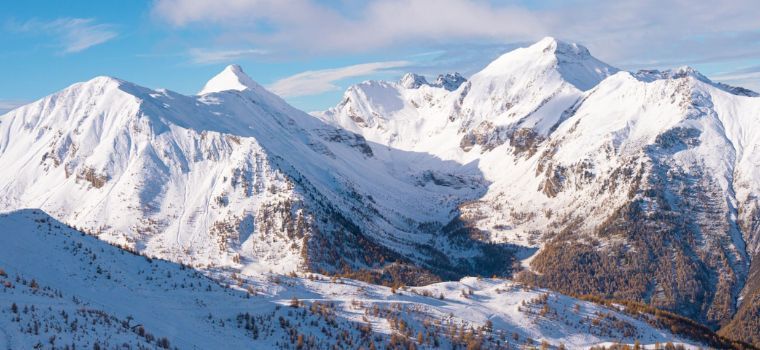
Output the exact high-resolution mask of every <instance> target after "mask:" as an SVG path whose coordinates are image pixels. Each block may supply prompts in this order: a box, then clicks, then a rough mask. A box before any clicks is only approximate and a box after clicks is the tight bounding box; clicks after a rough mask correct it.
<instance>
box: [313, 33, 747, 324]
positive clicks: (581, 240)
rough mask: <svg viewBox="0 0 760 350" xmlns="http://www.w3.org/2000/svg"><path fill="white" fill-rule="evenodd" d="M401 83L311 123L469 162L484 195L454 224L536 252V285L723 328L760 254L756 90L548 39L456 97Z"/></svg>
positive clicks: (357, 96) (489, 70) (372, 85)
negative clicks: (627, 66) (619, 64)
mask: <svg viewBox="0 0 760 350" xmlns="http://www.w3.org/2000/svg"><path fill="white" fill-rule="evenodd" d="M410 77H414V75H411V74H410V75H407V76H406V77H405V79H403V80H402V82H401V83H390V82H375V81H368V82H364V83H362V84H358V85H356V86H353V87H351V88H349V89H348V91H347V92H346V94H345V96H344V98H343V100H342V101H341V102H340V104H338V105H337V106H336V107H334V108H331V109H329V110H327V111H325V112H321V113H315V116H317V117H319V118H321V119H323V120H325V121H326V122H328V123H331V124H333V125H337V126H341V127H344V128H346V129H348V130H351V131H354V132H356V133H359V134H361V135H363V136H364V137H365V138H367V139H368V140H370V141H374V142H377V143H380V144H385V145H389V146H392V147H397V148H401V149H405V150H410V151H415V152H426V153H430V154H434V155H436V156H438V157H440V158H442V159H445V160H452V161H456V162H458V163H460V164H468V165H471V166H472V165H476V166H477V168H478V169H479V170H480V171H481V172H482V173H483V176H484V178H485V180H486V181H487V182H488V184H489V186H488V190H487V192H486V193H485V194H484V195H483V196H481V197H479V198H478V199H477V200H472V201H468V202H465V203H463V204H462V205H461V206H460V207H459V210H460V214H461V215H460V220H461V221H462V222H464V223H465V225H466V226H470V227H471V228H472V229H473V231H474V232H475V233H474V234H475V235H478V236H481V237H485V239H488V240H491V241H492V242H497V243H511V244H516V245H519V246H524V247H535V248H538V249H539V253H537V254H536V255H533V256H532V257H531V259H529V260H527V261H525V262H524V266H525V267H527V268H529V269H531V270H532V271H530V272H534V273H535V275H534V276H532V277H530V278H529V280H531V281H534V282H536V283H539V284H542V285H546V286H550V287H552V288H555V289H559V290H564V291H569V292H576V293H599V294H602V295H608V296H616V297H621V298H628V299H637V300H644V301H647V302H650V303H652V304H654V305H658V306H661V307H663V308H666V309H669V310H674V311H677V312H681V313H683V314H685V315H689V316H690V317H694V318H695V319H700V320H702V321H704V322H707V323H709V324H712V325H722V324H725V322H727V321H728V320H729V319H730V318H731V316H732V315H733V313H734V312H735V311H736V307H737V301H738V300H739V297H740V295H741V294H742V288H743V286H744V285H745V281H746V279H747V274H748V271H749V267H750V264H751V259H752V258H753V256H755V255H756V254H757V252H758V249H760V230H759V229H758V227H760V226H759V225H758V224H757V223H758V222H760V210H758V208H759V205H760V203H758V198H759V197H758V195H760V187H759V186H760V185H759V184H760V182H759V181H757V179H758V178H759V177H758V176H760V174H758V171H760V153H759V152H757V151H756V150H757V148H758V147H760V135H758V132H759V131H760V128H758V126H760V120H759V119H758V118H760V99H758V98H757V94H755V93H753V92H751V91H748V90H746V89H741V88H735V87H730V86H727V85H724V84H720V83H715V82H712V81H710V80H709V79H707V78H706V77H704V76H703V75H701V74H699V73H698V72H696V71H695V70H693V69H691V68H688V67H684V68H679V69H676V70H672V71H664V72H660V71H641V72H639V73H636V74H631V73H628V72H619V71H618V70H617V69H615V68H612V67H610V66H608V65H606V64H604V63H602V62H600V61H599V60H597V59H595V58H594V57H593V56H591V55H590V53H589V52H588V50H586V49H585V48H584V47H582V46H580V45H577V44H570V43H564V42H560V41H557V40H555V39H552V38H546V39H543V40H541V41H539V42H537V43H535V44H534V45H531V46H530V47H527V48H521V49H517V50H515V51H513V52H509V53H507V54H505V55H503V56H501V57H500V58H498V59H497V60H495V61H494V62H492V63H491V64H489V65H488V66H487V67H485V68H484V69H483V70H482V71H480V72H478V73H476V74H475V75H473V76H472V77H471V78H470V79H469V81H468V82H466V83H464V84H462V86H460V87H459V88H458V89H457V90H455V91H451V92H449V91H446V90H444V89H440V88H436V87H433V86H430V85H425V84H424V82H423V83H421V84H409V81H415V80H414V79H409V78H410ZM418 165H419V166H420V167H421V168H425V167H428V165H426V164H418ZM637 252H638V253H639V254H637ZM640 254H644V258H642V256H641V255H640ZM589 257H591V258H592V261H591V262H588V258H589ZM661 260H664V261H668V262H669V263H666V264H663V263H658V261H661ZM595 264H599V265H595ZM610 264H612V265H614V266H620V265H629V266H630V269H623V270H620V269H618V270H615V269H612V268H607V267H606V266H607V265H610ZM674 271H676V273H674ZM528 275H530V273H528ZM621 286H624V287H621Z"/></svg>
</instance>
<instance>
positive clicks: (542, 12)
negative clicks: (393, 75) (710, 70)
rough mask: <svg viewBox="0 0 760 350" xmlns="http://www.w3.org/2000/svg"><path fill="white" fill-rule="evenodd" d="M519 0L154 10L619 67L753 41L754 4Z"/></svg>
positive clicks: (222, 23)
mask: <svg viewBox="0 0 760 350" xmlns="http://www.w3.org/2000/svg"><path fill="white" fill-rule="evenodd" d="M526 3H527V2H522V1H491V0H382V1H379V0H374V1H366V2H350V1H340V2H332V4H333V5H331V6H332V7H331V6H328V5H327V4H328V3H326V2H322V1H317V0H218V1H198V0H156V2H155V3H154V7H153V13H154V15H156V16H157V17H159V18H162V19H164V20H165V21H167V22H168V23H170V24H171V25H173V26H177V27H185V26H190V25H193V24H210V25H213V26H215V27H218V28H220V29H222V34H220V38H219V39H223V40H224V41H225V42H228V41H230V40H232V41H234V40H239V41H241V42H243V43H246V44H248V45H255V46H256V47H267V48H268V47H273V46H278V47H283V48H286V49H300V50H304V52H328V53H345V52H365V51H370V50H381V49H385V48H393V47H399V46H404V45H405V46H426V47H435V46H437V47H441V46H445V45H446V46H447V45H451V44H452V43H464V42H473V41H481V42H483V41H487V42H492V43H513V42H519V41H523V42H524V41H532V40H535V39H538V38H541V37H543V36H546V35H550V36H558V37H560V38H561V39H566V40H572V41H578V42H581V43H584V44H586V45H587V46H589V47H590V49H591V50H592V51H593V52H595V53H596V54H597V55H598V56H600V57H601V58H603V59H606V60H609V61H611V62H612V63H614V64H626V63H627V62H630V61H635V62H648V61H655V62H662V61H673V60H694V59H698V58H699V57H704V56H708V55H714V54H715V53H716V52H722V53H726V54H728V55H746V54H751V53H752V52H751V51H752V50H753V47H755V48H756V47H757V46H758V44H760V34H759V33H760V22H759V21H758V20H757V18H760V5H759V4H758V2H757V1H756V0H734V1H730V2H723V3H721V4H720V6H716V5H715V3H714V2H713V1H708V0H690V1H687V0H627V1H604V2H600V1H592V0H575V1H565V2H558V1H550V0H544V1H533V2H530V5H524V4H526ZM336 4H337V5H336ZM336 6H337V7H336ZM262 24H263V25H262ZM262 28H265V29H263V30H262Z"/></svg>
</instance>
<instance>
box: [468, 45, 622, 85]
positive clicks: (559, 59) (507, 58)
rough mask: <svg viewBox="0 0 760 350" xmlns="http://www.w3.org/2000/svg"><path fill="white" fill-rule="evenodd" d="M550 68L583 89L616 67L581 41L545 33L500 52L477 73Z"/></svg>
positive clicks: (523, 72) (502, 73) (491, 74)
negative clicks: (520, 46)
mask: <svg viewBox="0 0 760 350" xmlns="http://www.w3.org/2000/svg"><path fill="white" fill-rule="evenodd" d="M552 71H555V72H557V73H559V75H560V76H561V78H562V79H563V80H564V81H566V82H567V83H569V84H571V85H573V86H575V87H576V88H578V89H579V90H583V91H585V90H588V89H591V88H592V87H594V86H596V84H598V83H599V82H600V81H601V80H602V79H604V78H606V77H607V76H609V75H612V74H614V73H616V72H617V71H618V69H617V68H614V67H612V66H610V65H608V64H606V63H604V62H602V61H599V60H598V59H596V58H595V57H594V56H591V53H590V52H589V50H588V49H587V48H586V47H585V46H583V45H580V44H576V43H568V42H564V41H561V40H557V39H555V38H552V37H545V38H543V39H541V40H539V41H538V42H536V43H535V44H533V45H530V46H528V47H524V48H520V49H517V50H514V51H510V52H507V53H505V54H503V55H501V56H500V57H499V58H497V59H496V60H494V61H493V62H491V63H490V64H489V65H488V66H487V67H486V68H485V69H483V70H482V71H480V72H479V73H478V75H479V76H489V77H504V76H512V77H515V76H526V74H527V75H536V76H538V75H543V74H546V73H547V72H552Z"/></svg>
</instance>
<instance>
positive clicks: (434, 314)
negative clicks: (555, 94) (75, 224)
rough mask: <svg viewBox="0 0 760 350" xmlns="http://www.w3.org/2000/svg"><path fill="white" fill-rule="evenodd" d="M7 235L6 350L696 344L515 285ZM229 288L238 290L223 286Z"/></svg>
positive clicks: (33, 221) (76, 235)
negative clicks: (196, 263) (291, 270)
mask: <svg viewBox="0 0 760 350" xmlns="http://www.w3.org/2000/svg"><path fill="white" fill-rule="evenodd" d="M0 227H2V228H3V229H2V231H0V285H2V286H0V348H2V349H27V348H33V347H35V346H36V345H37V344H41V345H42V347H43V348H56V349H63V348H65V347H66V346H69V348H79V349H84V348H87V349H92V348H94V346H95V344H98V346H99V348H101V349H112V348H124V349H126V348H130V349H154V348H159V349H161V348H179V349H215V348H225V349H243V348H252V347H253V348H270V349H276V348H285V349H289V348H297V347H298V348H319V349H326V348H329V347H332V346H337V347H338V348H360V347H365V348H371V346H373V344H374V347H375V348H377V349H381V348H385V347H386V346H391V345H392V344H397V345H404V344H413V345H415V346H416V347H417V348H443V349H447V348H452V346H453V345H452V344H459V346H464V345H467V344H475V343H478V344H481V345H482V346H483V348H503V349H514V348H519V347H521V346H525V345H529V344H533V345H534V346H538V345H539V344H541V343H542V342H546V343H547V344H549V345H551V346H553V347H557V346H559V345H560V344H563V345H564V346H565V347H566V348H570V349H574V348H579V349H580V348H587V347H589V346H591V345H595V344H600V343H613V342H620V341H623V342H628V343H633V342H634V341H635V340H639V341H640V342H641V343H642V344H654V343H656V342H659V343H663V344H664V343H665V342H668V341H673V342H675V343H680V342H682V343H686V344H695V345H699V344H698V343H694V342H693V341H689V340H684V339H680V338H679V337H676V336H673V335H671V334H669V333H668V332H666V331H664V330H658V329H656V328H652V326H649V325H648V323H647V322H646V317H642V318H641V319H634V318H632V317H631V316H628V315H625V314H623V313H621V312H619V311H617V310H614V309H608V308H604V307H600V306H598V305H595V304H592V303H589V302H584V301H578V300H574V299H572V298H569V297H566V296H563V295H559V294H555V293H549V292H545V291H541V290H534V289H529V288H525V287H521V286H519V285H516V284H514V283H512V282H509V281H505V280H491V279H484V280H477V279H475V278H466V279H463V280H462V281H461V282H446V283H438V284H433V285H429V286H426V287H418V288H403V289H398V290H391V289H390V288H387V287H380V286H375V285H370V284H366V283H361V282H356V281H352V280H347V279H335V278H333V279H330V278H328V277H325V276H321V275H315V274H308V275H304V274H301V277H295V276H289V277H286V276H279V275H271V274H253V275H251V276H248V277H237V276H232V277H230V275H227V274H224V273H222V272H220V271H217V272H216V273H213V272H210V275H211V277H212V278H215V279H216V278H219V279H218V280H212V279H211V278H209V277H207V276H204V275H202V274H200V273H199V272H197V271H195V270H192V269H190V268H186V267H184V266H181V265H178V264H173V263H169V262H166V261H162V260H152V259H148V258H145V257H142V256H139V255H135V254H132V253H130V252H127V251H124V250H121V249H119V248H117V247H114V246H111V245H108V244H106V243H104V242H101V241H99V240H97V239H95V238H93V237H89V236H87V235H85V234H83V233H80V232H77V231H75V230H73V229H71V228H69V227H67V226H66V225H65V224H63V223H61V222H58V221H56V220H55V219H53V218H51V217H50V216H48V215H46V214H45V213H43V212H41V211H39V210H22V211H15V212H10V213H5V214H2V215H0ZM225 281H227V282H228V283H231V285H230V288H224V287H222V286H219V285H218V284H217V282H222V283H223V282H225ZM299 343H300V344H303V345H298V344H299ZM404 346H405V345H404Z"/></svg>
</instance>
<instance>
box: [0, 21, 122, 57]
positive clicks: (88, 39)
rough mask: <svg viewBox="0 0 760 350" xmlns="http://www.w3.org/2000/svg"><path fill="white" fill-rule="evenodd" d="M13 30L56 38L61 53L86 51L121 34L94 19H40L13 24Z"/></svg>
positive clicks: (111, 26) (110, 26) (11, 26)
mask: <svg viewBox="0 0 760 350" xmlns="http://www.w3.org/2000/svg"><path fill="white" fill-rule="evenodd" d="M9 27H10V28H11V30H14V31H16V32H25V33H33V34H44V35H50V36H53V37H55V39H56V41H57V42H58V44H57V45H58V46H60V49H61V53H63V54H69V53H76V52H81V51H84V50H86V49H88V48H91V47H93V46H96V45H100V44H103V43H105V42H107V41H110V40H112V39H114V38H116V37H117V36H118V35H119V34H118V33H117V32H116V30H115V28H114V26H113V25H111V24H105V23H97V22H96V21H95V20H94V19H92V18H58V19H55V20H52V21H41V20H38V19H32V20H28V21H26V22H23V23H11V24H10V26H9Z"/></svg>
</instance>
